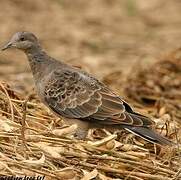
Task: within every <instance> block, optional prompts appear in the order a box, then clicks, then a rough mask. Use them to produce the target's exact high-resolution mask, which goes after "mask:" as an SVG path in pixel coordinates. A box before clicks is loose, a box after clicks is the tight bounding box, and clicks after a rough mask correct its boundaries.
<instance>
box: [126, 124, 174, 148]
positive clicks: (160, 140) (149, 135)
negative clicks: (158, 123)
mask: <svg viewBox="0 0 181 180" xmlns="http://www.w3.org/2000/svg"><path fill="white" fill-rule="evenodd" d="M124 128H125V129H126V130H128V131H130V132H131V133H133V134H135V135H137V136H140V137H141V138H143V139H145V140H147V141H149V142H152V143H156V144H161V145H169V146H172V145H175V143H174V142H172V141H171V140H169V139H167V138H165V137H163V136H161V135H160V134H158V133H156V132H154V131H153V130H152V129H149V128H146V127H135V126H129V125H127V126H124Z"/></svg>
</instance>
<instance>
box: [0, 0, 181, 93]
mask: <svg viewBox="0 0 181 180" xmlns="http://www.w3.org/2000/svg"><path fill="white" fill-rule="evenodd" d="M0 24H1V28H0V37H1V38H0V45H3V44H4V43H5V42H7V41H8V40H9V38H10V37H11V36H12V35H13V34H14V33H15V32H17V31H31V32H33V33H35V34H36V35H37V36H38V37H39V39H40V42H41V44H42V46H43V47H44V49H46V51H47V52H48V53H49V55H51V56H53V57H55V58H57V59H62V60H64V61H66V62H68V63H70V64H73V65H78V66H81V67H82V68H84V69H86V70H87V71H89V72H91V73H93V74H94V75H95V76H97V77H99V78H100V79H103V78H104V77H105V76H108V75H109V74H110V73H112V72H117V71H119V72H120V75H122V74H126V73H130V71H131V70H137V69H138V68H140V67H141V68H144V67H149V65H151V64H152V63H154V62H155V61H157V60H159V57H161V56H162V55H164V54H167V53H168V52H170V51H172V50H174V49H176V48H179V47H180V45H181V30H180V27H181V1H180V0H172V1H170V0H151V1H145V0H91V1H88V0H87V1H85V0H26V1H24V0H1V5H0ZM118 78H119V77H118ZM0 80H1V81H7V82H8V83H9V84H11V85H12V86H14V87H15V88H16V89H18V90H22V92H26V91H28V90H29V89H30V87H33V83H32V82H33V81H32V76H31V72H30V68H29V65H28V62H27V60H26V57H25V55H24V54H23V53H22V52H19V51H17V50H9V51H6V52H1V53H0ZM27 88H28V89H27Z"/></svg>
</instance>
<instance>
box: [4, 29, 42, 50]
mask: <svg viewBox="0 0 181 180" xmlns="http://www.w3.org/2000/svg"><path fill="white" fill-rule="evenodd" d="M37 46H39V43H38V39H37V38H36V36H35V35H34V34H32V33H30V32H17V33H15V34H14V35H13V36H12V38H11V39H10V41H9V42H8V43H7V44H5V46H4V47H3V48H2V50H6V49H9V48H17V49H20V50H23V51H26V50H28V49H31V48H33V47H37Z"/></svg>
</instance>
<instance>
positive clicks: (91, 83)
mask: <svg viewBox="0 0 181 180" xmlns="http://www.w3.org/2000/svg"><path fill="white" fill-rule="evenodd" d="M44 93H45V101H46V103H47V104H48V106H49V107H50V108H51V109H52V110H53V111H54V112H56V113H58V114H60V115H62V116H65V117H68V118H80V119H84V120H94V121H97V122H98V123H100V124H107V125H108V124H109V125H111V124H114V125H116V124H126V125H135V126H145V125H146V126H147V125H150V124H151V122H150V120H149V119H148V118H146V117H144V116H141V117H142V118H140V115H139V114H136V113H134V112H133V111H132V109H131V108H130V106H129V105H128V104H126V103H125V102H124V101H122V100H121V99H120V97H119V96H118V95H116V94H114V93H113V92H112V91H111V90H110V89H109V88H108V87H106V86H105V85H104V84H102V83H100V82H99V81H98V80H96V79H94V78H93V77H90V76H89V75H88V74H85V73H82V72H77V71H70V70H63V71H59V70H56V71H54V73H53V74H52V76H51V78H50V79H49V82H48V83H47V84H46V87H45V90H44Z"/></svg>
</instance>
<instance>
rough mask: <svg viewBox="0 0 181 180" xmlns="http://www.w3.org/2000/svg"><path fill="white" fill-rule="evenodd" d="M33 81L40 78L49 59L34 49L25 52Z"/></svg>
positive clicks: (49, 62) (40, 51) (43, 52)
mask: <svg viewBox="0 0 181 180" xmlns="http://www.w3.org/2000/svg"><path fill="white" fill-rule="evenodd" d="M25 53H26V55H27V58H28V60H29V64H30V67H31V70H32V73H33V76H34V78H35V79H37V77H38V78H41V77H42V75H43V73H44V72H45V70H46V67H47V65H48V64H51V58H50V57H49V56H48V55H47V54H46V52H45V51H43V50H42V49H41V48H39V47H36V48H32V49H28V50H26V51H25Z"/></svg>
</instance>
